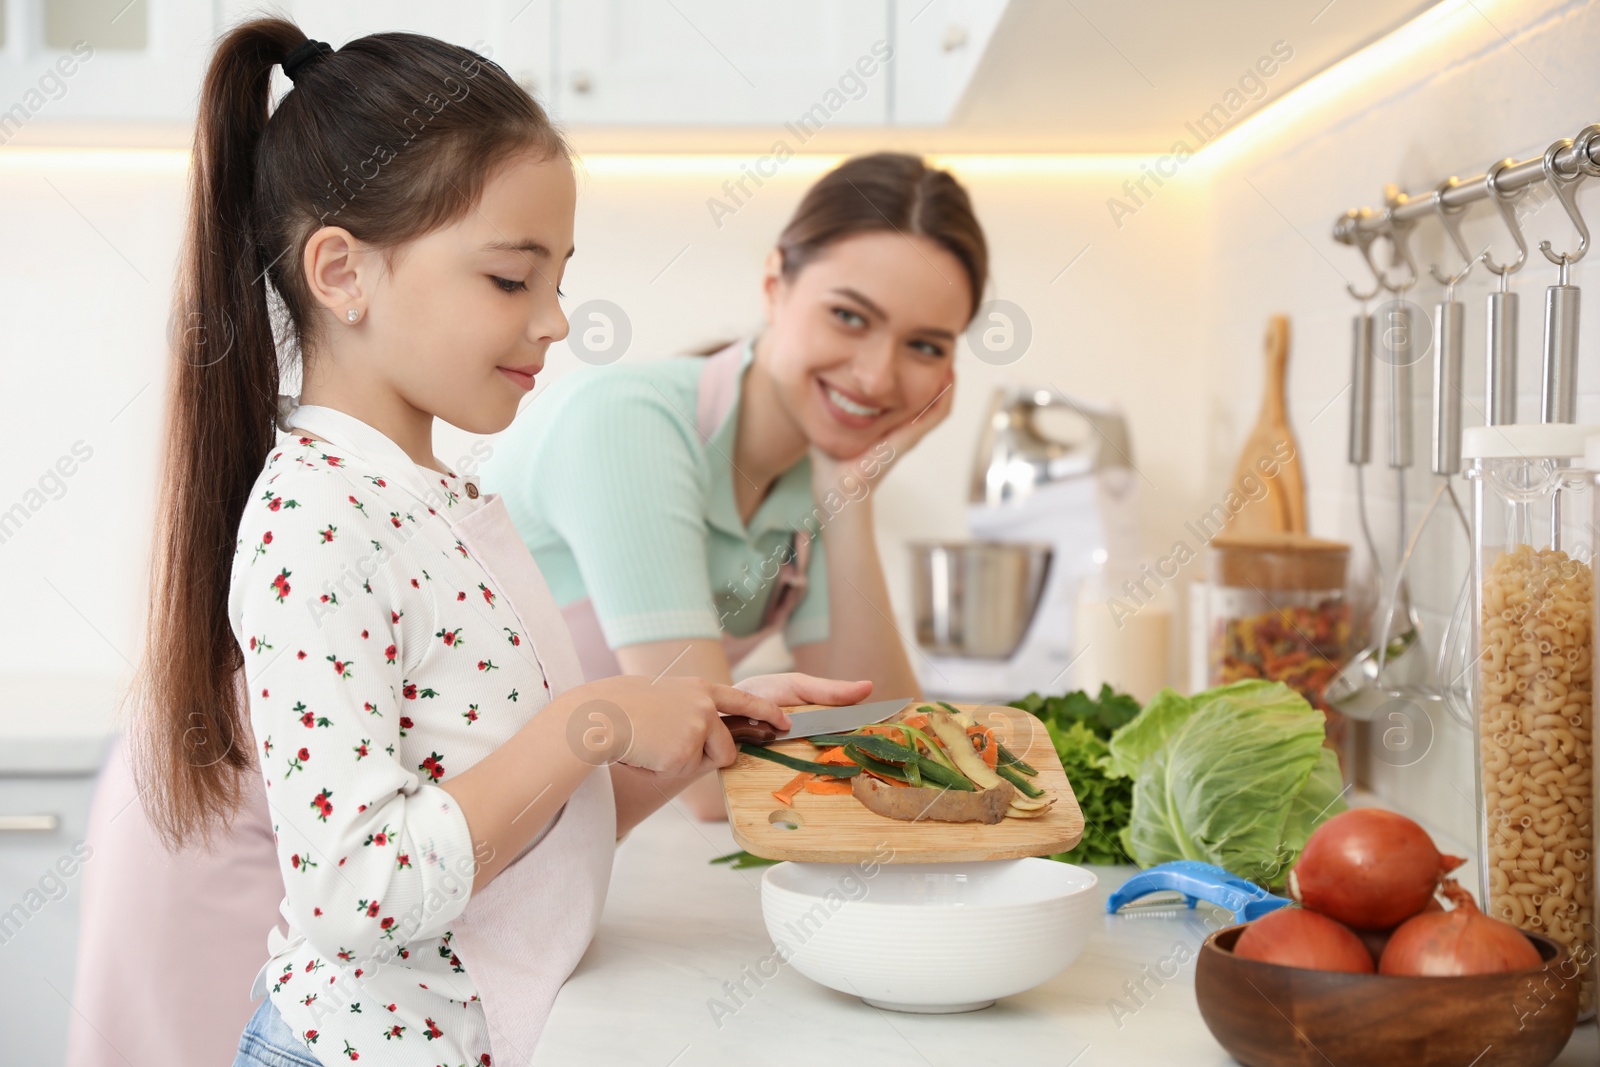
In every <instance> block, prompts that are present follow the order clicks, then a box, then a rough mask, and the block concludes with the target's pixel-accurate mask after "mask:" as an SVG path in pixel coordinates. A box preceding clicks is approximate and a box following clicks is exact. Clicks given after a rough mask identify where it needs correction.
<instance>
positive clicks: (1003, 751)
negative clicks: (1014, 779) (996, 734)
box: [995, 741, 1039, 778]
mask: <svg viewBox="0 0 1600 1067" xmlns="http://www.w3.org/2000/svg"><path fill="white" fill-rule="evenodd" d="M995 744H996V748H995V755H997V756H998V757H999V762H1000V765H1001V766H1003V767H1015V768H1016V769H1017V770H1019V771H1021V772H1022V773H1023V774H1026V775H1027V776H1028V777H1029V778H1032V777H1034V776H1035V775H1037V774H1038V773H1039V772H1038V771H1036V770H1034V769H1033V768H1032V767H1030V766H1028V765H1027V764H1026V763H1023V762H1022V760H1021V759H1020V758H1019V757H1018V756H1017V754H1016V753H1015V752H1013V751H1011V750H1010V749H1009V748H1007V747H1006V746H1005V745H1003V744H1000V743H999V742H998V741H996V742H995Z"/></svg>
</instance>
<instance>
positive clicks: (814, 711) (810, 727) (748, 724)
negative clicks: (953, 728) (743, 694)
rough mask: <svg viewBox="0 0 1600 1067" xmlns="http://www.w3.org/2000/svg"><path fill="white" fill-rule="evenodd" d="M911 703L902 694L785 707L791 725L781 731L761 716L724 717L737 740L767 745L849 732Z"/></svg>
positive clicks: (881, 719)
mask: <svg viewBox="0 0 1600 1067" xmlns="http://www.w3.org/2000/svg"><path fill="white" fill-rule="evenodd" d="M910 703H912V700H911V698H909V697H901V698H897V699H895V700H874V701H873V702H872V703H870V704H846V705H844V706H842V707H837V708H819V707H806V708H804V709H795V708H786V709H785V710H786V711H788V712H789V729H787V730H785V731H784V732H782V733H779V732H778V729H777V727H775V726H773V725H772V724H771V723H768V722H762V721H761V720H760V719H747V718H743V717H740V716H728V717H727V718H725V719H724V720H723V721H724V722H725V723H726V724H727V727H728V732H729V733H731V734H732V735H733V739H734V740H735V741H738V742H741V743H746V744H752V745H765V744H769V743H771V742H773V741H787V740H789V739H790V738H796V737H815V736H817V735H818V734H847V733H849V732H850V731H852V730H859V729H860V728H861V727H863V726H870V725H871V724H872V723H875V722H882V721H883V720H885V719H887V718H889V717H890V716H892V715H894V714H895V713H896V712H898V711H900V710H901V709H902V708H904V707H905V706H906V705H907V704H910Z"/></svg>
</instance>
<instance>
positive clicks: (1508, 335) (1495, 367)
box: [1483, 159, 1528, 426]
mask: <svg viewBox="0 0 1600 1067" xmlns="http://www.w3.org/2000/svg"><path fill="white" fill-rule="evenodd" d="M1514 162H1515V161H1514V160H1510V159H1502V160H1501V161H1500V162H1498V163H1496V164H1495V165H1494V166H1492V167H1490V168H1489V169H1488V171H1487V172H1486V173H1485V174H1484V176H1483V184H1484V187H1485V188H1487V189H1488V190H1489V197H1490V199H1491V200H1492V201H1493V202H1494V206H1495V207H1496V208H1497V209H1498V210H1499V212H1500V217H1501V218H1502V219H1503V220H1504V221H1505V224H1506V229H1508V230H1510V231H1511V236H1512V238H1513V239H1514V240H1515V241H1516V242H1517V258H1516V259H1514V260H1512V261H1511V262H1510V263H1507V264H1505V265H1504V266H1502V265H1501V264H1499V263H1496V262H1495V261H1494V257H1493V256H1492V255H1490V254H1489V251H1488V249H1485V250H1484V252H1483V265H1484V267H1485V268H1486V269H1488V271H1489V272H1490V273H1491V274H1494V275H1496V276H1497V277H1499V279H1500V288H1499V289H1498V290H1496V291H1495V292H1492V293H1490V294H1489V299H1488V308H1487V317H1486V319H1485V322H1486V329H1485V334H1486V341H1487V344H1486V351H1485V357H1486V365H1485V367H1484V407H1485V408H1486V410H1487V412H1488V424H1489V425H1490V426H1504V425H1507V424H1509V423H1513V422H1516V421H1517V294H1516V293H1513V292H1511V289H1510V286H1511V276H1512V275H1513V274H1515V273H1516V272H1517V271H1519V270H1521V269H1522V266H1523V264H1525V263H1526V262H1527V261H1528V242H1527V239H1526V238H1524V237H1523V236H1522V227H1521V226H1519V225H1518V224H1517V213H1516V209H1515V205H1516V203H1517V201H1519V200H1521V199H1522V198H1523V197H1524V196H1526V195H1527V189H1526V188H1523V189H1521V190H1518V191H1517V192H1515V193H1510V194H1507V193H1505V192H1502V191H1501V189H1500V174H1501V172H1502V171H1504V170H1505V169H1506V168H1507V167H1509V166H1512V165H1513V163H1514Z"/></svg>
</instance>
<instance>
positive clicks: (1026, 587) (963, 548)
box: [910, 541, 1050, 660]
mask: <svg viewBox="0 0 1600 1067" xmlns="http://www.w3.org/2000/svg"><path fill="white" fill-rule="evenodd" d="M910 548H911V573H912V576H913V580H912V583H911V588H912V617H913V618H914V619H915V620H916V632H917V644H919V645H921V646H922V648H923V649H924V650H925V651H927V652H930V653H933V654H934V655H939V656H969V657H972V658H976V659H1001V660H1003V659H1007V658H1009V657H1010V656H1011V654H1012V653H1014V652H1015V651H1016V650H1017V646H1018V645H1020V644H1021V643H1022V638H1023V636H1024V635H1025V634H1026V633H1027V632H1028V624H1029V623H1030V622H1032V621H1033V616H1034V612H1035V611H1036V610H1037V609H1038V607H1039V594H1040V593H1041V592H1042V591H1043V590H1044V582H1045V575H1046V574H1047V573H1048V572H1049V569H1050V545H1048V544H1045V543H1026V542H1024V543H1018V544H1007V543H1004V542H999V541H933V542H913V543H912V544H911V546H910Z"/></svg>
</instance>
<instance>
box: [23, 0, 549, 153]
mask: <svg viewBox="0 0 1600 1067" xmlns="http://www.w3.org/2000/svg"><path fill="white" fill-rule="evenodd" d="M57 8H59V9H60V10H59V11H57V10H56V9H57ZM5 10H6V19H5V22H4V42H3V44H0V144H4V143H5V142H6V141H9V140H11V139H12V138H13V137H15V136H16V134H17V132H18V131H19V130H20V129H21V128H22V127H24V126H26V125H27V124H29V123H31V122H57V121H71V122H85V121H89V122H124V121H126V122H153V123H190V122H193V121H194V117H195V110H196V105H197V103H198V100H199V94H200V85H201V82H202V81H203V79H204V76H205V69H206V64H207V62H209V60H210V57H211V50H212V47H213V46H214V44H215V43H216V39H217V37H218V36H220V35H221V34H222V33H223V32H224V31H225V30H226V29H227V28H228V27H230V26H232V25H235V24H237V23H239V22H242V21H244V20H246V19H248V18H251V17H255V16H258V15H262V14H281V15H283V16H284V17H287V18H289V19H291V20H293V21H294V22H295V23H296V24H298V25H299V26H300V28H301V29H302V30H304V31H305V32H306V34H307V35H308V36H310V37H314V38H317V39H318V40H324V41H327V42H329V43H330V44H332V45H334V46H335V47H338V46H340V45H342V44H344V43H345V42H346V41H348V40H350V39H352V38H355V37H360V36H364V35H366V34H368V33H372V32H374V31H378V30H404V31H409V32H412V33H423V34H428V35H429V36H433V37H439V38H442V39H444V40H447V41H452V42H454V43H456V44H461V45H465V46H467V47H470V48H475V49H476V50H478V51H479V52H482V53H483V54H485V55H487V56H489V57H490V58H492V59H494V60H495V61H496V62H497V63H499V64H500V65H501V66H503V67H505V68H506V70H507V71H509V72H510V73H511V74H512V75H513V76H514V77H516V78H517V80H518V81H519V82H522V83H523V84H524V85H525V86H527V87H528V88H530V89H532V90H534V91H542V90H543V88H544V83H545V81H546V80H547V78H548V73H549V71H550V68H551V63H552V58H551V54H550V0H452V2H450V3H439V2H438V0H344V2H340V3H336V4H335V3H327V2H326V0H323V2H317V0H277V2H276V3H275V4H273V5H272V6H271V7H269V6H268V5H266V4H264V3H262V2H260V0H215V2H213V0H134V2H133V3H131V4H129V3H128V0H8V2H6V6H5ZM76 41H81V42H82V43H81V44H77V45H76V47H74V42H76ZM279 82H280V85H281V86H282V88H284V89H287V87H288V83H287V82H285V81H283V80H282V77H281V75H280V76H279Z"/></svg>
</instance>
